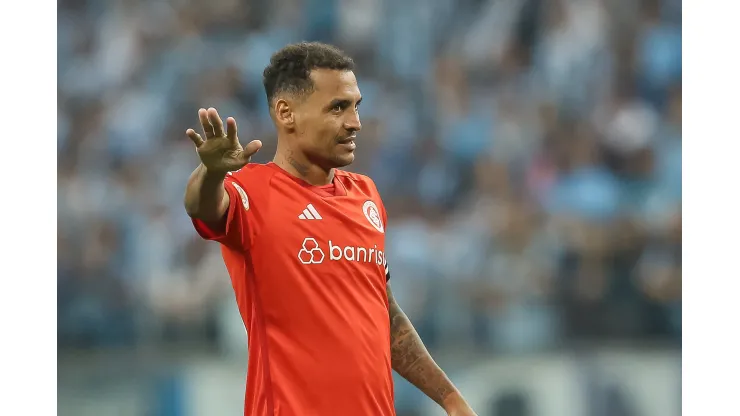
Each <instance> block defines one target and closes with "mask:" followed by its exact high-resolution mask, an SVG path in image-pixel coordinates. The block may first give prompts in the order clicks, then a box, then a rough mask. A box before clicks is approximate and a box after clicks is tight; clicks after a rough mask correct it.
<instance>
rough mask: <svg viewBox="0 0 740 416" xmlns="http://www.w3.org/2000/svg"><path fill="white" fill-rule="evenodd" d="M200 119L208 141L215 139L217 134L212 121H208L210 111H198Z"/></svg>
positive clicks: (203, 109) (202, 109)
mask: <svg viewBox="0 0 740 416" xmlns="http://www.w3.org/2000/svg"><path fill="white" fill-rule="evenodd" d="M198 119H200V125H201V127H202V128H203V134H204V135H205V136H206V139H210V138H213V137H215V136H216V133H215V132H214V131H213V126H212V125H211V122H210V120H208V110H206V109H205V108H201V109H200V110H198Z"/></svg>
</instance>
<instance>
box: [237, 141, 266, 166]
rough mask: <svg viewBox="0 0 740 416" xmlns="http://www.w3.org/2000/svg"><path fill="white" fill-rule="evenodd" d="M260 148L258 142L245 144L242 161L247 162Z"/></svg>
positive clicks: (259, 142)
mask: <svg viewBox="0 0 740 416" xmlns="http://www.w3.org/2000/svg"><path fill="white" fill-rule="evenodd" d="M260 148H262V142H261V141H259V140H252V141H251V142H249V143H247V145H246V146H244V150H242V153H241V157H242V161H244V162H245V163H246V162H249V159H250V158H251V157H252V156H253V155H254V154H255V153H257V152H258V151H259V150H260Z"/></svg>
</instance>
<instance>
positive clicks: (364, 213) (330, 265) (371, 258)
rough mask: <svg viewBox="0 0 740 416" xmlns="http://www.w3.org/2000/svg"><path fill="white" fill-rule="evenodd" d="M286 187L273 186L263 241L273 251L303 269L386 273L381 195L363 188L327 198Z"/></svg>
mask: <svg viewBox="0 0 740 416" xmlns="http://www.w3.org/2000/svg"><path fill="white" fill-rule="evenodd" d="M284 186H286V189H280V187H279V186H278V187H276V189H274V190H273V192H274V193H273V195H272V198H274V199H271V201H270V209H269V212H268V213H267V216H266V227H265V229H264V230H265V231H266V232H263V242H264V243H265V244H266V246H267V248H268V249H269V250H270V251H272V252H273V253H275V254H277V255H278V256H279V257H280V258H282V259H285V261H289V262H291V263H295V266H296V267H298V268H300V269H304V268H306V267H309V268H311V269H312V270H315V271H318V270H321V271H322V272H324V273H325V272H330V271H345V272H347V271H350V272H353V273H361V274H370V275H376V274H381V275H382V276H384V269H385V224H384V220H383V216H382V214H381V210H380V207H381V201H380V198H379V197H378V196H377V195H373V194H370V193H367V192H360V191H359V190H358V191H355V192H347V194H346V195H341V196H333V197H325V196H322V195H319V194H317V193H315V192H314V191H312V190H311V189H306V188H302V187H296V186H291V185H290V184H286V185H284ZM288 186H290V188H289V189H288V188H287V187H288ZM285 195H290V197H289V198H288V197H285ZM306 271H307V272H308V270H306ZM383 281H384V280H383Z"/></svg>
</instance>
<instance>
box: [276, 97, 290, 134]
mask: <svg viewBox="0 0 740 416" xmlns="http://www.w3.org/2000/svg"><path fill="white" fill-rule="evenodd" d="M272 109H273V112H274V113H275V121H277V123H278V124H281V125H283V126H284V127H287V128H291V127H293V125H294V124H295V114H294V112H293V106H292V103H290V102H289V101H288V100H286V99H285V98H278V99H276V100H275V106H274V107H273V108H272Z"/></svg>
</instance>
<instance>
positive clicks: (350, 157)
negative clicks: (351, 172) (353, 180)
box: [333, 152, 355, 168]
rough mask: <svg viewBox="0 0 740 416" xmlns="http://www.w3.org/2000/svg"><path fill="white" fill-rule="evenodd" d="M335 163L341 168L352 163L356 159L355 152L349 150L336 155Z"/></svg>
mask: <svg viewBox="0 0 740 416" xmlns="http://www.w3.org/2000/svg"><path fill="white" fill-rule="evenodd" d="M333 159H334V164H335V165H336V167H338V168H341V167H344V166H348V165H351V164H352V162H354V161H355V153H354V152H349V153H344V154H339V155H334V158H333Z"/></svg>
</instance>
